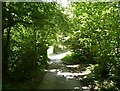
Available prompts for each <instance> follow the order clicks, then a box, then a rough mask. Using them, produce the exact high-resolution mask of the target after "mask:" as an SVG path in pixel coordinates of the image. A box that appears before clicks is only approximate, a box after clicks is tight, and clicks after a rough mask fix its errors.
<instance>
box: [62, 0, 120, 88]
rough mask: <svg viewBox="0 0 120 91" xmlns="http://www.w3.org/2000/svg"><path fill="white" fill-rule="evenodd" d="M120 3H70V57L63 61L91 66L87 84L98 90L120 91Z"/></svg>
mask: <svg viewBox="0 0 120 91" xmlns="http://www.w3.org/2000/svg"><path fill="white" fill-rule="evenodd" d="M119 7H120V3H118V2H94V3H90V2H86V3H79V2H76V3H73V4H72V5H71V7H70V9H71V13H72V14H73V18H72V23H73V27H72V33H70V34H69V37H70V38H69V39H68V40H67V41H66V45H67V46H68V47H69V48H71V50H72V52H73V55H72V56H71V57H69V56H67V57H65V58H64V59H63V60H64V61H65V62H66V61H67V60H68V62H69V61H70V60H71V61H73V62H76V61H75V60H78V62H77V63H88V64H93V65H94V67H92V69H91V70H92V73H91V74H90V75H89V76H88V78H89V80H90V79H91V81H93V83H95V82H96V85H97V84H98V85H99V87H100V88H101V89H109V88H111V89H112V90H113V89H120V86H119V84H120V81H119V80H120V72H119V69H120V65H119V64H120V31H119V30H120V23H119V22H120V15H119V14H120V11H119Z"/></svg>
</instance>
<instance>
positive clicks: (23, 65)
mask: <svg viewBox="0 0 120 91" xmlns="http://www.w3.org/2000/svg"><path fill="white" fill-rule="evenodd" d="M2 23H3V24H2V25H3V27H2V35H3V39H2V40H3V43H2V44H3V51H2V52H3V64H2V67H3V87H4V83H6V81H9V80H11V81H12V82H13V81H18V80H19V81H24V80H27V79H30V78H31V77H33V76H35V73H37V72H39V71H42V69H44V68H47V66H48V63H47V61H48V57H47V49H48V48H49V46H50V45H53V46H54V45H57V44H56V43H57V42H58V34H60V33H61V32H62V31H64V28H65V27H66V26H67V24H68V19H67V17H66V15H64V14H63V8H62V7H61V6H60V5H59V4H57V3H55V2H51V3H47V2H39V3H35V2H33V3H31V2H7V3H5V2H4V3H2Z"/></svg>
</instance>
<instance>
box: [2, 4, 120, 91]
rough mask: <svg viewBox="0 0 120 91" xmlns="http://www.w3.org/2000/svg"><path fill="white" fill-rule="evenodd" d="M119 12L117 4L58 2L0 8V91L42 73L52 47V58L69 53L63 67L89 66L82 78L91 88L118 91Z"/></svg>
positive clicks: (119, 79) (119, 67)
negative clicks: (0, 86) (0, 69)
mask: <svg viewBox="0 0 120 91" xmlns="http://www.w3.org/2000/svg"><path fill="white" fill-rule="evenodd" d="M119 8H120V2H85V3H82V2H81V3H79V2H74V3H71V5H70V6H69V7H67V8H63V7H61V5H60V4H58V3H56V2H51V3H47V2H39V3H38V2H37V3H36V2H21V3H20V2H7V3H5V2H4V3H2V35H3V37H2V40H3V41H2V42H3V43H2V45H3V49H2V50H3V51H2V54H3V57H2V60H3V62H2V67H3V88H6V86H7V82H8V81H12V82H13V81H16V82H17V81H23V82H25V81H26V80H29V79H31V78H32V77H33V76H35V75H36V74H37V72H41V73H42V71H43V69H45V68H47V67H48V62H47V61H48V60H49V59H48V57H47V49H48V48H49V46H51V45H52V46H54V47H55V52H56V53H59V52H61V51H68V50H69V49H70V50H71V52H72V54H71V55H68V56H66V57H65V58H64V59H63V61H64V62H65V63H68V64H91V73H90V74H89V75H88V76H87V77H86V78H85V79H84V80H86V81H88V82H89V83H90V84H94V85H97V86H98V87H99V88H100V89H101V90H105V91H106V90H118V89H120V86H119V85H120V31H119V30H120V15H119V14H120V9H119ZM58 45H62V47H61V48H60V47H58ZM8 88H9V86H8Z"/></svg>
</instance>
